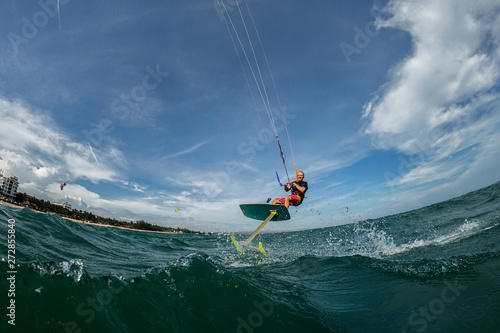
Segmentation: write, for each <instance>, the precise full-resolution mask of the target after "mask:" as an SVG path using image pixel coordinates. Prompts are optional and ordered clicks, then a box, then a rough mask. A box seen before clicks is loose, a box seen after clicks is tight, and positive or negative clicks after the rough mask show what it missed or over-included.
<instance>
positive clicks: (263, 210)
mask: <svg viewBox="0 0 500 333" xmlns="http://www.w3.org/2000/svg"><path fill="white" fill-rule="evenodd" d="M240 208H241V211H242V212H243V214H244V215H245V216H246V217H249V218H251V219H255V220H264V222H262V223H261V224H260V225H259V227H258V228H257V229H255V231H254V232H253V233H252V234H251V235H250V236H249V237H248V238H247V239H246V240H245V241H244V242H238V241H237V240H236V237H234V235H233V234H231V239H232V241H233V244H234V246H235V247H236V249H237V250H238V251H240V252H243V247H249V248H252V249H254V250H258V251H260V252H261V253H262V254H264V255H265V256H267V254H266V251H265V250H264V246H262V242H259V247H255V246H250V245H249V244H250V242H251V241H252V239H254V238H255V236H257V234H258V233H259V232H260V231H261V230H262V229H263V228H264V227H265V226H266V224H267V223H268V222H269V221H285V220H289V219H290V212H288V209H287V208H286V207H285V206H283V205H270V204H243V205H240Z"/></svg>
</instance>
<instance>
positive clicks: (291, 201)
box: [268, 171, 308, 209]
mask: <svg viewBox="0 0 500 333" xmlns="http://www.w3.org/2000/svg"><path fill="white" fill-rule="evenodd" d="M283 186H284V187H285V191H286V192H288V191H290V190H291V191H292V194H291V195H287V196H286V197H284V198H276V199H274V200H273V202H272V204H273V205H277V204H281V205H285V207H286V208H287V209H288V207H290V205H292V206H298V205H300V204H301V203H302V201H304V195H305V194H306V191H307V188H308V187H307V182H305V181H304V173H303V172H302V171H299V172H298V173H297V180H292V181H291V182H290V183H284V184H283ZM269 201H271V200H270V199H268V202H269Z"/></svg>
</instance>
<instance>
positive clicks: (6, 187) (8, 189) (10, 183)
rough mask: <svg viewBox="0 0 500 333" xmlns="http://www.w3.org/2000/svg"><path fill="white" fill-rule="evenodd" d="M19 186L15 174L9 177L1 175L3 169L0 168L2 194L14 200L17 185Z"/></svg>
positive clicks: (0, 190)
mask: <svg viewBox="0 0 500 333" xmlns="http://www.w3.org/2000/svg"><path fill="white" fill-rule="evenodd" d="M18 186H19V180H18V178H17V177H16V176H11V177H9V178H7V177H4V176H3V170H0V192H2V196H3V197H5V198H7V199H10V200H14V199H15V198H16V193H17V187H18Z"/></svg>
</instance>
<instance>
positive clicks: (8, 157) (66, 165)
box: [0, 100, 123, 182]
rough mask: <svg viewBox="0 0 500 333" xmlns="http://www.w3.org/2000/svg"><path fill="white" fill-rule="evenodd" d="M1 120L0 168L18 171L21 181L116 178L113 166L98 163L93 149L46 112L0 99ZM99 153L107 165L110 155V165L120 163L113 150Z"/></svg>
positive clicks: (95, 180)
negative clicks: (74, 139)
mask: <svg viewBox="0 0 500 333" xmlns="http://www.w3.org/2000/svg"><path fill="white" fill-rule="evenodd" d="M0 119H1V127H2V130H1V131H0V158H2V160H0V168H3V169H4V170H5V171H6V172H11V173H15V174H18V176H20V179H21V181H26V182H30V181H33V180H35V179H38V180H41V179H45V180H46V181H54V180H58V181H62V180H67V181H68V180H73V179H88V180H91V181H93V182H99V181H103V180H108V181H113V180H114V179H116V177H117V172H116V171H115V170H114V169H112V168H111V167H109V166H106V165H103V164H99V163H97V162H96V159H97V157H96V154H95V151H93V150H91V149H89V147H88V146H87V145H84V144H81V143H78V142H74V141H72V139H71V138H70V136H68V135H67V134H65V133H63V132H62V131H61V130H60V129H59V128H58V127H57V125H56V124H55V122H54V121H53V120H52V119H51V117H50V116H49V115H48V114H46V113H42V112H41V111H38V110H34V109H31V108H30V107H29V106H28V105H25V104H23V103H22V102H20V101H15V102H10V101H7V100H0ZM101 154H103V155H104V160H106V161H107V162H108V163H107V164H110V157H112V162H111V163H113V164H115V163H116V162H117V161H118V162H119V163H123V162H121V161H122V160H123V157H122V155H121V152H119V151H117V150H116V149H109V150H108V151H104V152H101ZM119 163H118V164H119ZM19 173H22V175H20V174H19ZM21 176H22V177H21Z"/></svg>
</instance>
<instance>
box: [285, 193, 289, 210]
mask: <svg viewBox="0 0 500 333" xmlns="http://www.w3.org/2000/svg"><path fill="white" fill-rule="evenodd" d="M285 207H286V209H288V207H290V196H289V195H287V196H286V197H285Z"/></svg>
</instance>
